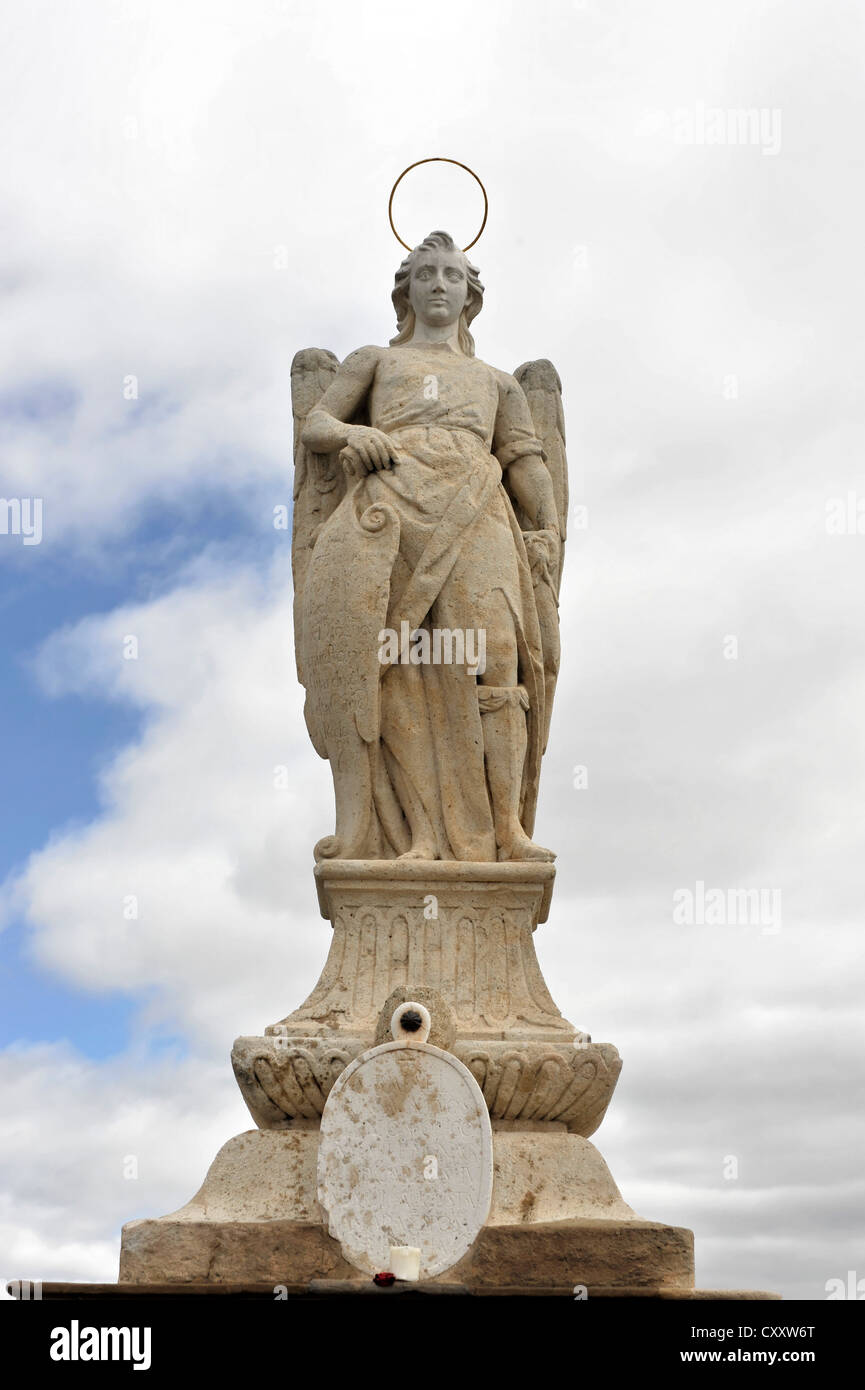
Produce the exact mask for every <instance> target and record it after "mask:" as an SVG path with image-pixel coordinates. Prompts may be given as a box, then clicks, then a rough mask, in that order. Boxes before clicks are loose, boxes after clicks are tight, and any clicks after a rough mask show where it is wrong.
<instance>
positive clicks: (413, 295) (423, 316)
mask: <svg viewBox="0 0 865 1390" xmlns="http://www.w3.org/2000/svg"><path fill="white" fill-rule="evenodd" d="M391 299H392V300H393V307H394V308H395V309H396V326H397V328H398V330H399V331H398V333H397V335H396V337H395V338H391V340H390V341H391V346H392V347H393V346H396V345H397V344H399V343H406V342H408V341H409V339H410V338H411V336H412V334H413V333H414V326H415V323H416V321H417V320H418V319H420V321H421V323H426V324H430V325H435V326H438V325H441V324H452V323H457V322H459V344H460V347H461V348H462V350H463V352H464V353H465V354H466V356H467V357H474V352H475V342H474V338H473V337H472V335H471V333H470V332H469V324H470V323H471V321H472V319H473V318H474V317H475V316H476V315H477V314H479V313H480V311H481V309H482V308H483V302H484V287H483V285H482V284H481V282H480V280H479V278H478V270H477V267H476V266H473V265H472V263H471V261H470V260H469V258H468V256H467V255H466V253H465V252H464V251H461V250H460V249H459V247H458V246H457V245H456V243H455V242H454V239H453V237H452V236H450V235H449V234H448V233H447V232H430V234H429V236H428V237H425V238H424V240H423V241H422V242H421V243H420V244H419V245H418V246H416V247H415V248H414V250H413V251H410V252H409V253H408V255H407V256H406V258H405V260H404V261H403V263H402V265H401V266H400V268H399V270H398V271H397V273H396V277H395V279H394V285H393V294H392V295H391Z"/></svg>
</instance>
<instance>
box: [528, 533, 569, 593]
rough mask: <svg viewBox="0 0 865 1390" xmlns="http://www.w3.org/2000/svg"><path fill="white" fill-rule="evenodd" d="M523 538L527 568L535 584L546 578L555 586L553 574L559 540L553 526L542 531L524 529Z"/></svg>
mask: <svg viewBox="0 0 865 1390" xmlns="http://www.w3.org/2000/svg"><path fill="white" fill-rule="evenodd" d="M523 540H524V541H525V545H526V554H527V555H528V559H529V569H530V570H531V572H532V580H533V581H534V583H535V584H538V583H540V582H541V581H542V580H546V582H547V583H548V584H552V585H553V587H555V581H554V575H556V573H557V572H558V567H559V551H560V549H561V542H560V540H559V533H558V531H557V530H556V528H555V527H554V526H549V527H547V528H546V529H544V530H542V531H524V532H523Z"/></svg>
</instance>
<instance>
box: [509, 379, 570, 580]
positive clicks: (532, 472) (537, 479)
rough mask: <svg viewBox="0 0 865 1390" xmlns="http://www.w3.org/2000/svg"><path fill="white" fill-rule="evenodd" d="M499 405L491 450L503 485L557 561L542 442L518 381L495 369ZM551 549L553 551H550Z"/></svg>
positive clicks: (553, 509)
mask: <svg viewBox="0 0 865 1390" xmlns="http://www.w3.org/2000/svg"><path fill="white" fill-rule="evenodd" d="M498 378H499V409H498V413H497V415H496V425H495V432H494V434H493V453H494V454H495V456H496V458H497V459H498V461H499V463H500V464H501V467H502V472H503V473H505V472H506V473H507V478H506V487H507V490H508V492H509V493H510V495H511V497H512V498H513V500H514V501H515V502H516V503H517V504H518V506H519V507H520V509H521V510H522V512H523V513H524V514H525V517H526V519H527V520H528V522H529V525H530V526H531V527H532V529H533V530H534V531H543V532H544V533H545V540H546V542H547V545H548V548H549V550H550V552H551V554H550V559H551V560H552V561H553V562H554V563H557V561H558V546H559V517H558V511H557V508H556V498H555V493H554V491H553V482H552V478H551V477H550V473H549V469H548V468H547V466H546V463H545V462H544V450H543V445H542V444H541V442H540V440H539V439H538V437H537V435H536V433H535V426H534V421H533V420H532V417H531V413H530V411H529V406H528V402H527V400H526V397H525V394H524V392H523V389H522V387H521V386H520V384H519V382H518V381H516V379H515V378H514V377H512V376H509V375H508V373H507V372H499V373H498ZM552 552H554V553H552Z"/></svg>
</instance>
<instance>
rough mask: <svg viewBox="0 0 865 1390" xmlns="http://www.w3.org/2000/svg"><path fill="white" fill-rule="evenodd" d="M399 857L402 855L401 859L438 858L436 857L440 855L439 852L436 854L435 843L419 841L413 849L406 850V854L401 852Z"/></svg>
mask: <svg viewBox="0 0 865 1390" xmlns="http://www.w3.org/2000/svg"><path fill="white" fill-rule="evenodd" d="M399 857H400V859H436V858H438V856H437V854H436V848H435V845H432V844H427V843H426V841H419V842H418V844H416V845H412V847H411V849H407V850H406V852H405V854H401V855H400V856H399Z"/></svg>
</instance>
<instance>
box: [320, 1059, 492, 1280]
mask: <svg viewBox="0 0 865 1390" xmlns="http://www.w3.org/2000/svg"><path fill="white" fill-rule="evenodd" d="M492 1185H493V1157H492V1131H491V1128H490V1117H489V1113H488V1111H487V1107H486V1103H485V1101H484V1098H483V1094H482V1092H481V1089H480V1087H479V1086H478V1084H477V1082H476V1081H475V1079H474V1077H473V1076H472V1074H471V1072H470V1071H469V1070H468V1068H467V1067H464V1066H463V1064H462V1062H460V1061H459V1060H458V1058H456V1057H454V1056H453V1054H452V1053H450V1052H443V1051H442V1050H441V1049H440V1048H438V1047H431V1046H430V1045H429V1044H428V1043H413V1044H410V1045H407V1044H406V1043H403V1042H393V1043H385V1044H384V1045H383V1046H382V1047H375V1048H372V1049H370V1051H369V1052H364V1053H362V1054H361V1056H360V1057H357V1058H355V1060H354V1061H353V1062H352V1063H351V1065H350V1066H348V1067H346V1069H345V1071H344V1072H343V1073H342V1074H341V1075H340V1076H339V1078H338V1079H337V1081H336V1083H335V1085H334V1087H333V1089H332V1090H331V1092H330V1095H329V1096H328V1098H327V1103H326V1105H325V1107H324V1113H323V1114H322V1117H321V1139H320V1144H319V1151H318V1200H319V1204H320V1206H321V1207H322V1210H323V1211H324V1212H325V1213H326V1215H327V1218H328V1229H329V1231H330V1234H331V1235H332V1236H333V1237H334V1238H335V1239H336V1240H338V1241H339V1243H340V1245H341V1247H342V1252H343V1254H344V1255H345V1258H346V1259H347V1260H349V1261H350V1263H351V1264H353V1265H354V1266H355V1267H356V1268H357V1269H362V1270H364V1271H365V1272H366V1273H368V1274H375V1273H377V1272H379V1271H381V1270H386V1269H388V1260H389V1258H390V1247H391V1246H392V1245H399V1246H416V1247H417V1248H419V1250H420V1252H421V1254H420V1278H421V1279H431V1278H432V1277H433V1276H434V1275H436V1274H441V1273H443V1272H444V1270H446V1269H450V1267H451V1266H452V1265H454V1264H456V1263H457V1261H458V1260H460V1259H461V1258H462V1256H463V1255H464V1254H465V1253H466V1251H467V1250H468V1249H469V1247H470V1246H471V1245H472V1243H473V1242H474V1240H475V1238H476V1237H477V1234H478V1232H479V1231H480V1229H481V1227H482V1226H483V1224H484V1222H485V1221H486V1219H487V1216H488V1214H489V1209H490V1199H491V1196H492Z"/></svg>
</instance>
